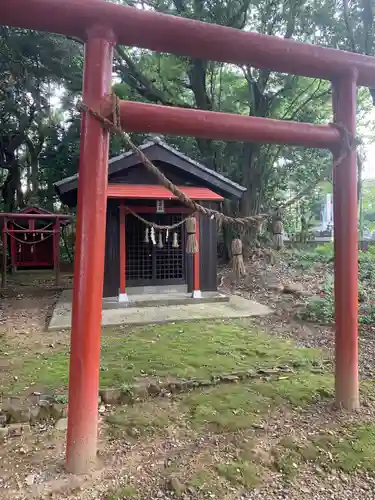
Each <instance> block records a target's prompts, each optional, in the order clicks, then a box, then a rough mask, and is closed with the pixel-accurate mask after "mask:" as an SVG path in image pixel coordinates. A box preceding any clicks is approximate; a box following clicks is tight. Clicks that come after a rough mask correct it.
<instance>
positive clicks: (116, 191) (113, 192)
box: [108, 184, 224, 201]
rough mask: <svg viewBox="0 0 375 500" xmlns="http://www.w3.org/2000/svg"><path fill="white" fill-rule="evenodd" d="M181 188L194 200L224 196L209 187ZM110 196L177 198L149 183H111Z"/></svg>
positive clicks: (220, 198)
mask: <svg viewBox="0 0 375 500" xmlns="http://www.w3.org/2000/svg"><path fill="white" fill-rule="evenodd" d="M179 189H180V190H181V191H182V192H183V193H185V194H186V195H187V196H189V197H190V198H191V199H193V200H212V201H222V200H224V198H223V197H222V196H220V195H219V194H217V193H214V192H213V191H211V189H208V188H202V187H192V186H179ZM108 198H127V199H137V200H139V199H142V198H143V199H145V200H175V199H176V196H174V195H173V194H172V193H171V192H170V191H169V190H168V189H167V188H165V187H164V186H158V185H148V184H109V185H108Z"/></svg>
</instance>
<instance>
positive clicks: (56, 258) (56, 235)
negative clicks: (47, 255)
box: [53, 218, 60, 286]
mask: <svg viewBox="0 0 375 500" xmlns="http://www.w3.org/2000/svg"><path fill="white" fill-rule="evenodd" d="M53 267H54V269H55V280H56V286H59V284H60V219H59V218H57V219H56V223H55V225H54V232H53Z"/></svg>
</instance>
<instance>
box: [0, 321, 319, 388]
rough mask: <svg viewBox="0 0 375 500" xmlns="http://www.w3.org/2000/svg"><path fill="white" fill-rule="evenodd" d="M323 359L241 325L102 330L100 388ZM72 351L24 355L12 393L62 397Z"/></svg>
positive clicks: (9, 384) (193, 324)
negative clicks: (37, 389) (36, 390)
mask: <svg viewBox="0 0 375 500" xmlns="http://www.w3.org/2000/svg"><path fill="white" fill-rule="evenodd" d="M321 361H322V353H321V351H319V350H316V349H304V348H297V347H295V346H294V345H293V344H292V343H291V342H288V341H285V340H280V339H277V338H275V337H271V336H268V335H266V334H264V333H262V332H259V331H258V330H256V329H249V328H248V327H247V326H245V325H244V324H241V323H240V322H235V323H225V322H202V321H201V322H191V323H183V324H169V325H158V326H149V327H143V328H135V329H133V330H131V331H130V332H129V331H126V330H125V329H122V328H116V329H113V328H112V329H106V330H104V334H103V339H102V350H101V368H100V384H101V387H103V388H105V387H121V386H123V385H126V384H129V383H132V382H133V381H134V380H135V379H137V378H139V377H143V376H145V375H150V376H158V377H178V378H201V379H206V378H209V377H210V376H212V375H215V374H219V373H228V372H231V371H233V370H247V369H256V368H260V367H262V368H266V369H267V368H272V367H275V366H278V365H294V366H298V367H300V368H301V367H302V368H304V367H307V366H311V365H312V363H315V364H319V363H321ZM68 366H69V351H68V349H67V348H66V347H62V348H61V349H59V347H58V346H56V347H55V348H54V349H53V350H52V351H51V352H49V353H47V354H30V353H28V352H25V353H23V364H22V366H21V367H19V368H17V370H16V371H15V373H14V375H17V380H13V381H9V380H4V384H6V385H7V387H6V388H7V390H9V391H12V392H14V393H16V392H18V391H22V390H24V388H25V387H30V386H31V385H33V384H38V386H42V387H43V388H44V389H46V390H54V389H58V390H59V391H64V390H66V389H67V384H68Z"/></svg>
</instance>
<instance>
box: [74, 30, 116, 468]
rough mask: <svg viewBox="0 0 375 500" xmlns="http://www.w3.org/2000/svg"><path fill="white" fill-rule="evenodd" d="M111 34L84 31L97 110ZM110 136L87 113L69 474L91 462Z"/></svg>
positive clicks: (88, 95) (86, 91) (89, 92)
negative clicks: (85, 32)
mask: <svg viewBox="0 0 375 500" xmlns="http://www.w3.org/2000/svg"><path fill="white" fill-rule="evenodd" d="M114 43H115V40H114V37H113V33H112V32H111V30H109V29H106V28H102V27H93V28H91V29H90V30H88V32H87V41H86V45H85V68H84V84H83V100H84V102H85V103H86V104H87V105H88V106H92V107H96V105H97V103H98V101H99V100H100V99H101V98H103V96H104V95H105V94H107V93H108V92H109V90H110V85H111V78H112V60H113V45H114ZM108 146H109V133H108V131H107V130H106V129H105V128H103V127H102V126H101V124H100V123H99V121H98V120H96V119H95V118H93V117H91V116H90V115H88V114H86V116H85V117H84V119H83V121H82V127H81V151H80V165H79V179H78V204H77V206H78V214H77V229H76V251H75V259H74V290H73V310H72V334H71V354H70V375H69V405H68V436H67V449H66V453H67V461H66V466H67V469H68V471H70V472H73V473H84V472H86V471H87V470H89V468H90V467H91V466H92V465H93V464H94V463H95V462H96V448H97V427H98V389H99V363H100V336H101V318H102V296H103V274H104V247H105V224H106V208H107V182H108V179H107V176H108Z"/></svg>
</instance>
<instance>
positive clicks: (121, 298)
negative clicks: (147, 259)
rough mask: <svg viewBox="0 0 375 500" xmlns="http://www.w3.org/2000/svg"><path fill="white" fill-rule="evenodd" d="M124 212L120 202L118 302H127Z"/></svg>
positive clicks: (122, 204)
mask: <svg viewBox="0 0 375 500" xmlns="http://www.w3.org/2000/svg"><path fill="white" fill-rule="evenodd" d="M125 221H126V212H125V207H124V203H123V202H122V201H121V202H120V290H119V296H118V300H119V302H128V301H129V298H128V294H127V293H126V226H125Z"/></svg>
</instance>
